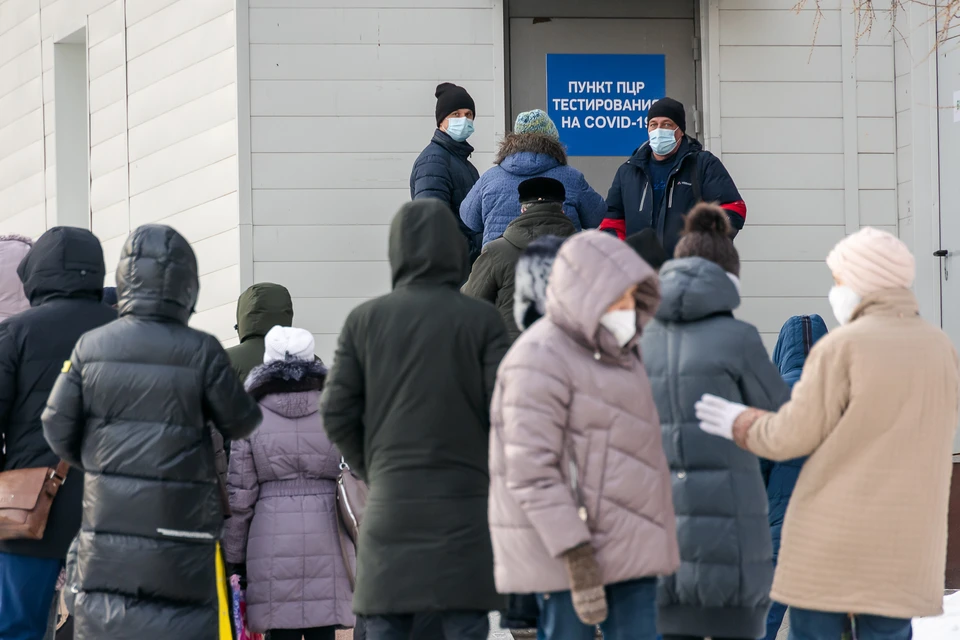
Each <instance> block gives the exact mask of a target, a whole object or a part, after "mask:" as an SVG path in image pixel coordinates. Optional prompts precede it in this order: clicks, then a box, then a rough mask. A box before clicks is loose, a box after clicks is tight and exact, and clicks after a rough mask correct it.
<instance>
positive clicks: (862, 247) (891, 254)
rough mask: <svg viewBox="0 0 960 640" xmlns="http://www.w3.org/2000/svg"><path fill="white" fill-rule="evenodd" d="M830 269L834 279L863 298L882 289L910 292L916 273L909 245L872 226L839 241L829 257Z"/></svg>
mask: <svg viewBox="0 0 960 640" xmlns="http://www.w3.org/2000/svg"><path fill="white" fill-rule="evenodd" d="M827 266H828V267H830V270H831V271H832V272H833V275H834V277H836V278H837V279H838V280H840V281H841V282H843V284H845V285H846V286H848V287H850V288H851V289H853V290H854V291H856V292H857V293H858V294H860V295H861V296H866V295H869V294H871V293H873V292H875V291H880V290H881V289H909V288H910V287H911V286H913V279H914V276H915V275H916V272H917V267H916V263H915V262H914V259H913V254H912V253H910V249H908V248H907V245H905V244H904V243H903V242H902V241H901V240H900V239H899V238H897V237H895V236H893V235H892V234H890V233H887V232H886V231H880V230H879V229H874V228H872V227H866V228H864V229H861V230H860V231H858V232H856V233H854V234H852V235H849V236H847V237H846V238H844V239H843V240H841V241H840V242H838V243H837V246H835V247H834V248H833V251H831V252H830V255H828V256H827Z"/></svg>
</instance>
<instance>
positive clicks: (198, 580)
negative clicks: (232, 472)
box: [0, 224, 261, 640]
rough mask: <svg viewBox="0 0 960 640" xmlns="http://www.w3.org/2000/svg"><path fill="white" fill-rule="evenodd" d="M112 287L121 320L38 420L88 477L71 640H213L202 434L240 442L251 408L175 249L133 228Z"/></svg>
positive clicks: (212, 511) (212, 489) (215, 528)
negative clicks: (200, 324) (201, 317)
mask: <svg viewBox="0 0 960 640" xmlns="http://www.w3.org/2000/svg"><path fill="white" fill-rule="evenodd" d="M74 231H79V230H74ZM38 245H39V243H38ZM96 247H97V249H98V250H99V243H97V244H96ZM38 249H39V247H37V248H35V249H34V250H33V252H32V254H30V255H35V254H36V253H37V251H38ZM67 256H68V257H69V258H71V259H70V260H67V263H68V265H70V266H74V265H75V263H74V262H73V261H72V259H73V256H70V254H67ZM102 262H103V258H102V257H101V258H100V264H102ZM74 268H75V267H74ZM81 273H82V272H81ZM87 277H89V276H87ZM116 277H117V292H118V299H119V304H118V307H119V309H118V310H119V315H120V318H119V319H118V320H116V321H114V322H111V323H109V324H106V325H104V326H101V327H98V328H96V329H93V330H92V331H88V332H87V333H85V334H83V336H81V337H80V339H79V340H78V341H77V344H76V346H75V347H74V348H73V352H72V354H71V355H70V359H69V360H67V361H66V362H64V363H63V365H62V368H61V369H59V371H60V375H59V377H58V378H57V381H56V383H55V384H54V386H53V390H52V391H51V392H50V397H49V398H48V399H47V400H46V409H44V411H43V414H42V416H41V420H42V422H43V435H44V437H45V438H46V441H47V443H48V444H49V445H50V448H51V449H52V450H53V453H54V454H55V455H56V456H58V457H59V458H61V459H62V460H63V461H65V462H66V463H67V464H69V465H70V466H71V467H73V468H75V469H79V470H82V471H84V472H85V473H86V475H85V477H84V481H83V484H82V491H83V501H82V504H83V520H82V525H81V527H80V533H79V535H77V537H76V538H74V540H73V542H72V543H71V545H70V549H69V551H68V553H67V581H66V587H65V591H66V593H67V598H68V602H67V606H68V608H70V610H71V612H72V613H73V617H74V638H75V639H76V640H100V639H105V638H138V639H141V640H152V639H155V638H215V637H217V633H218V629H220V617H219V615H218V607H217V598H218V593H220V592H219V590H218V582H217V573H218V569H217V563H218V562H219V560H218V557H219V555H220V554H219V550H218V547H219V542H218V540H219V538H220V535H221V532H222V529H223V518H224V509H225V507H226V506H227V505H225V504H224V502H223V496H222V494H221V491H220V487H218V482H217V475H216V471H215V467H214V456H213V442H212V440H211V438H210V435H209V428H210V426H209V425H210V424H213V426H214V427H215V428H216V429H217V430H219V431H220V432H221V433H222V434H223V435H224V437H226V438H231V439H236V438H245V437H247V436H249V435H250V434H251V433H252V432H253V430H254V429H256V427H257V426H258V425H259V424H260V420H261V413H260V407H259V405H258V404H257V402H256V401H255V400H254V399H253V398H252V397H250V396H249V395H247V393H246V392H245V391H244V389H243V385H241V384H240V381H239V380H238V379H237V376H236V375H235V374H234V372H233V370H232V369H231V367H230V361H229V359H228V358H227V354H226V352H224V350H223V347H221V346H220V341H219V340H217V338H215V337H214V336H212V335H209V334H207V333H203V332H201V331H198V330H196V329H192V328H190V327H189V326H188V322H189V319H190V316H191V315H193V312H194V310H195V309H196V305H197V296H198V295H199V291H200V278H199V271H198V267H197V259H196V255H195V254H194V252H193V249H192V248H191V246H190V245H189V243H187V241H186V240H185V239H184V238H183V236H181V235H180V234H179V233H177V232H176V231H174V230H173V229H172V228H170V227H168V226H164V225H157V224H149V225H143V226H141V227H139V228H137V229H136V230H135V231H134V232H133V233H131V234H130V236H129V237H128V238H127V241H126V243H125V244H124V245H123V249H122V250H121V253H120V263H119V264H118V265H117V269H116ZM102 286H103V282H102V275H100V276H99V282H98V283H97V290H96V298H95V301H96V303H97V304H100V296H101V291H100V288H102ZM101 306H102V307H103V314H104V315H107V314H109V315H113V313H114V312H113V310H112V309H110V308H109V307H107V306H106V305H101ZM0 326H2V325H0ZM69 483H70V479H69V478H68V479H67V483H66V484H65V485H64V487H68V486H69ZM58 499H59V495H58Z"/></svg>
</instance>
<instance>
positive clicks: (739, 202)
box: [600, 98, 747, 258]
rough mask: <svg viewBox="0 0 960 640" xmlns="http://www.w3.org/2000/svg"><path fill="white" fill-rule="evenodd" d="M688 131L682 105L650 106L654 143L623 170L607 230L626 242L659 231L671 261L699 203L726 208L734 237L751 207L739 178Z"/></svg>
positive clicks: (644, 147)
mask: <svg viewBox="0 0 960 640" xmlns="http://www.w3.org/2000/svg"><path fill="white" fill-rule="evenodd" d="M686 130H687V116H686V112H685V111H684V107H683V105H682V104H681V103H680V102H678V101H676V100H674V99H673V98H662V99H660V100H657V101H656V102H655V103H654V104H653V106H651V107H650V111H649V113H648V116H647V131H648V133H649V136H650V140H649V141H648V142H645V143H644V144H643V145H641V146H640V148H638V149H637V150H636V151H635V152H634V154H633V156H632V157H631V158H630V159H628V160H627V161H626V162H625V163H624V164H623V165H621V167H620V169H619V170H618V171H617V175H616V177H615V178H614V179H613V185H612V186H611V187H610V192H609V194H608V195H607V217H606V218H605V219H604V221H603V222H602V223H601V225H600V228H601V229H603V230H609V231H610V232H614V233H616V234H617V235H618V236H619V237H620V239H624V238H626V237H627V236H631V235H633V234H635V233H638V232H639V231H641V230H643V229H654V230H655V231H656V232H657V239H658V240H659V241H660V244H661V245H663V248H664V251H666V253H667V257H668V258H672V257H673V252H674V249H675V248H676V246H677V242H679V240H680V235H681V232H682V231H683V221H684V218H685V217H686V215H687V213H688V212H689V211H690V210H691V209H693V207H694V206H695V205H696V204H697V203H699V202H714V203H717V204H719V205H720V206H721V207H722V208H723V210H724V211H725V212H726V214H727V216H728V217H729V218H730V226H731V228H732V229H733V230H732V231H731V236H732V237H734V236H736V234H737V233H738V232H739V231H740V229H742V228H743V223H744V220H746V216H747V205H746V204H745V203H744V201H743V198H742V197H741V196H740V192H739V191H737V185H736V184H734V182H733V178H731V177H730V174H729V173H727V170H726V168H725V167H724V166H723V163H721V162H720V160H719V159H718V158H717V157H716V156H715V155H713V154H712V153H710V152H709V151H705V150H704V149H703V146H702V145H701V144H700V143H699V142H698V141H697V140H695V139H693V138H692V137H690V136H688V135H686Z"/></svg>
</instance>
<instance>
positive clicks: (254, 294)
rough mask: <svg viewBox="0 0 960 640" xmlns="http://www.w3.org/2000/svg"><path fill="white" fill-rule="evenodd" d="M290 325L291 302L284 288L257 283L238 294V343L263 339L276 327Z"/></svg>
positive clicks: (269, 283) (270, 283)
mask: <svg viewBox="0 0 960 640" xmlns="http://www.w3.org/2000/svg"><path fill="white" fill-rule="evenodd" d="M292 325H293V300H292V299H291V298H290V292H289V291H287V288H286V287H284V286H281V285H279V284H273V283H272V282H260V283H257V284H255V285H253V286H251V287H249V288H248V289H247V290H246V291H244V292H243V293H241V294H240V299H239V300H237V334H238V335H239V336H240V342H243V341H244V340H246V339H247V338H252V337H254V336H259V337H263V336H265V335H267V332H268V331H270V329H273V328H274V327H276V326H281V327H290V326H292Z"/></svg>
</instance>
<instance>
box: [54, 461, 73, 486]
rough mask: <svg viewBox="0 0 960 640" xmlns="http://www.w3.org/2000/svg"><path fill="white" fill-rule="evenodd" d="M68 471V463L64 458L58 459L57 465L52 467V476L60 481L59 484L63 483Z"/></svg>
mask: <svg viewBox="0 0 960 640" xmlns="http://www.w3.org/2000/svg"><path fill="white" fill-rule="evenodd" d="M69 472H70V465H69V464H68V463H67V461H66V460H60V462H58V463H57V466H56V467H55V468H54V469H53V477H54V478H57V479H58V480H59V481H60V484H63V483H64V482H66V481H67V473H69Z"/></svg>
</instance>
